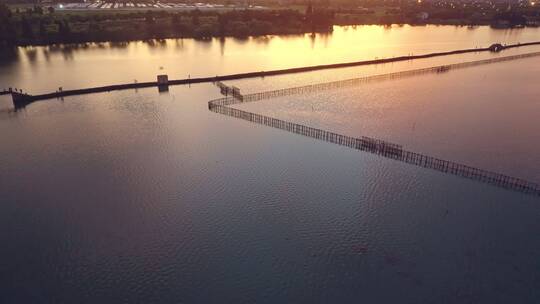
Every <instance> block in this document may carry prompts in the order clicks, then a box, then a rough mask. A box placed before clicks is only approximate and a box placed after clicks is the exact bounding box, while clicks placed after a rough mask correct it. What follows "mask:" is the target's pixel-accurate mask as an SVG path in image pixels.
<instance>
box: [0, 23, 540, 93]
mask: <svg viewBox="0 0 540 304" xmlns="http://www.w3.org/2000/svg"><path fill="white" fill-rule="evenodd" d="M539 33H540V29H536V28H525V29H518V30H493V29H490V28H489V27H476V28H473V29H470V28H467V27H455V26H417V27H412V26H397V25H395V26H391V27H385V26H375V25H372V26H356V27H352V26H351V27H335V29H334V32H333V33H332V34H315V35H312V34H305V35H290V36H265V37H251V38H247V39H236V38H225V39H218V38H216V39H210V40H193V39H167V40H152V41H136V42H129V43H90V44H81V45H57V46H47V47H29V48H19V49H18V50H17V51H15V52H14V53H13V54H11V56H8V57H6V58H8V59H6V60H4V61H2V62H1V63H0V83H2V84H4V85H5V86H16V87H23V88H25V89H26V90H28V91H30V92H36V91H38V92H43V91H50V90H54V89H56V88H58V87H59V86H62V87H63V88H65V89H68V88H79V87H88V86H95V85H106V84H111V83H126V82H133V81H134V80H135V79H137V80H138V81H149V80H154V79H155V76H156V75H157V74H158V73H162V72H164V73H167V74H169V76H170V77H171V78H186V77H198V76H212V75H223V74H229V73H239V72H248V71H258V70H271V69H280V68H289V67H298V66H304V65H315V64H328V63H336V62H347V61H357V60H366V59H375V58H388V57H393V56H401V55H407V54H420V53H427V52H433V51H446V50H452V49H460V48H474V47H477V46H487V45H489V44H491V43H493V42H503V43H515V42H525V41H533V40H539V39H538V38H539V37H540V35H538V34H539ZM36 79H38V80H39V82H37V81H35V80H36Z"/></svg>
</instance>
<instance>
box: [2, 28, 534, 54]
mask: <svg viewBox="0 0 540 304" xmlns="http://www.w3.org/2000/svg"><path fill="white" fill-rule="evenodd" d="M354 26H383V27H390V28H391V27H394V26H395V27H402V26H410V27H424V26H454V27H468V28H471V29H474V28H478V27H489V28H490V29H492V30H495V31H506V30H521V29H527V28H537V27H534V26H525V27H518V26H516V27H494V26H492V25H490V24H456V23H392V24H381V23H362V24H334V25H333V26H332V27H354ZM332 33H333V28H332V30H330V31H298V32H290V31H281V32H279V31H278V32H269V33H265V34H260V35H248V36H238V35H213V36H209V37H197V36H194V35H188V36H186V35H163V36H157V37H151V38H142V37H141V38H134V39H114V38H108V39H81V40H78V41H73V40H66V41H54V42H36V43H29V44H27V43H16V44H11V45H10V44H7V45H0V50H1V49H2V48H4V49H5V48H13V47H15V48H18V47H22V48H26V47H47V46H58V45H84V44H92V43H95V44H100V43H131V42H140V41H143V42H144V41H160V40H167V39H173V40H178V39H194V40H197V41H211V40H214V39H227V38H229V39H230V38H232V39H238V40H248V39H251V38H260V37H266V36H283V37H287V36H303V35H310V34H311V35H316V34H320V35H326V34H328V35H331V34H332Z"/></svg>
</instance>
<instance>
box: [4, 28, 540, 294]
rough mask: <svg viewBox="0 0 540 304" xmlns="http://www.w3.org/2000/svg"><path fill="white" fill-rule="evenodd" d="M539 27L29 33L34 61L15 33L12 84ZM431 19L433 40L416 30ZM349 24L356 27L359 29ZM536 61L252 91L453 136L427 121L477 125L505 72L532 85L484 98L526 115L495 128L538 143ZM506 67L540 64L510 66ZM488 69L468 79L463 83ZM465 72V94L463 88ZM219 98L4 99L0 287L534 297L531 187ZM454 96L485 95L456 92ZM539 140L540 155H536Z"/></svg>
mask: <svg viewBox="0 0 540 304" xmlns="http://www.w3.org/2000/svg"><path fill="white" fill-rule="evenodd" d="M537 33H539V32H538V31H537V30H536V29H527V30H523V31H492V30H489V29H487V28H477V29H473V30H470V29H467V28H455V27H414V28H411V27H395V28H392V29H384V28H382V27H358V28H357V29H356V30H354V29H352V28H349V29H348V30H345V28H337V29H336V32H335V34H334V35H331V36H326V37H321V36H317V37H316V39H315V40H314V41H313V40H311V39H310V38H309V37H307V36H306V37H303V36H302V37H286V38H280V37H273V38H268V39H265V40H264V41H263V42H261V41H259V40H260V39H252V40H248V41H236V40H232V39H231V40H226V41H225V43H224V44H223V43H221V44H220V42H219V41H218V40H215V41H212V42H195V41H192V40H184V41H178V43H179V44H180V45H182V44H183V46H181V47H180V46H177V42H176V41H166V43H165V46H154V47H152V46H149V45H147V44H144V43H133V44H128V45H127V46H126V47H125V48H115V47H109V46H104V47H98V46H89V47H88V48H86V49H74V50H72V51H71V52H68V53H67V54H66V53H65V51H58V52H54V51H47V52H49V53H48V55H46V54H47V52H46V50H47V49H45V48H35V49H34V50H35V54H34V55H35V57H33V58H34V59H33V60H32V59H30V57H31V56H33V55H28V50H18V51H17V52H16V53H15V57H14V58H12V59H11V60H8V61H4V63H3V65H2V67H0V83H1V84H4V83H9V84H10V86H21V87H25V88H27V90H29V91H31V92H38V91H46V90H50V89H54V88H56V87H57V86H59V83H63V84H64V87H66V88H68V87H79V86H89V85H94V84H108V83H113V82H116V81H132V79H134V78H137V79H139V80H150V79H153V77H154V76H152V75H153V74H156V73H159V72H162V71H161V70H159V67H160V66H163V68H164V70H165V71H167V72H168V73H169V74H171V75H173V74H174V75H185V74H188V73H190V74H191V75H208V74H214V73H215V74H219V73H226V72H231V71H234V72H240V71H248V70H257V69H261V70H262V69H270V68H277V67H286V66H298V65H302V64H314V63H319V62H327V63H330V62H335V61H350V60H358V59H362V58H371V57H374V53H384V54H386V55H387V56H392V55H394V52H395V53H396V54H395V55H401V53H403V52H405V53H407V52H415V53H416V52H423V51H431V50H446V49H448V48H454V47H456V46H457V47H463V46H464V47H470V46H474V43H472V42H471V41H476V42H478V43H479V44H480V43H484V42H485V43H486V44H489V43H490V42H493V41H494V40H495V41H507V42H510V41H525V40H540V39H535V38H536V36H537ZM426 35H430V36H429V37H430V39H429V42H426V43H421V42H419V41H425V40H426V39H425V37H426ZM351 39H352V40H351ZM349 40H350V41H355V43H350V45H349V46H347V44H346V43H345V41H349ZM525 51H534V49H527V50H523V52H525ZM246 52H247V53H246ZM516 52H517V51H516ZM69 54H70V55H69ZM506 54H509V53H506ZM46 56H48V58H49V59H48V60H47V59H46V58H47V57H46ZM379 56H382V55H379ZM471 56H472V55H471ZM481 56H491V55H489V54H488V55H481ZM478 58H480V57H474V56H473V57H470V56H464V57H452V58H448V60H449V61H455V62H458V61H464V60H470V59H478ZM117 59H119V60H120V61H117ZM435 62H438V61H433V62H429V61H428V62H418V63H416V64H415V63H402V64H397V65H384V66H378V67H365V68H360V69H343V70H335V71H327V72H323V73H307V74H298V75H291V76H286V77H272V78H266V79H253V80H246V81H243V82H238V84H239V85H240V84H241V87H242V89H243V90H258V89H259V88H275V87H287V86H290V85H295V84H302V83H310V82H314V81H326V80H331V79H341V78H348V77H350V76H354V75H365V74H372V73H377V72H386V71H393V70H400V69H408V68H416V67H421V66H423V65H429V64H431V63H435ZM523 64H525V67H526V68H523ZM537 65H538V59H531V60H528V61H527V62H526V61H516V62H512V63H505V64H503V65H494V66H485V67H482V68H479V69H478V70H476V69H467V70H463V71H458V72H451V73H448V74H445V75H439V76H433V75H425V76H422V77H421V78H414V79H417V80H416V81H415V80H414V79H413V78H411V79H406V80H405V79H404V80H399V81H398V82H384V83H377V84H374V86H370V87H369V88H366V90H365V91H364V90H361V89H360V88H358V89H351V90H349V91H348V92H346V91H336V92H335V93H329V92H325V93H324V94H319V95H318V96H316V97H318V98H314V99H310V98H309V96H305V97H301V98H298V97H296V98H291V99H288V100H275V101H271V102H276V104H278V105H280V106H281V107H279V108H265V106H266V105H264V104H262V103H260V104H259V105H256V104H252V105H249V106H250V107H253V108H251V109H252V110H255V109H256V110H257V111H272V113H273V114H276V115H290V116H288V117H290V118H291V119H292V118H294V119H298V120H303V119H304V120H306V119H311V121H308V122H311V123H313V124H321V125H324V126H325V127H328V128H335V129H338V130H340V131H343V132H351V133H352V134H353V135H356V133H354V132H361V133H362V134H361V135H364V131H366V132H368V133H376V134H377V135H379V136H388V137H389V138H392V137H394V139H396V140H397V139H400V138H401V139H403V140H412V141H411V142H408V143H410V144H416V145H419V148H420V147H421V148H422V149H424V148H426V149H428V148H431V149H434V150H438V151H442V152H444V150H445V149H446V148H445V147H451V146H448V145H446V146H445V144H446V143H444V142H443V144H442V145H441V143H440V142H432V141H431V140H430V138H432V137H430V136H428V135H429V134H427V135H426V131H425V130H427V129H430V130H431V129H433V132H434V134H439V135H440V134H441V133H442V135H445V136H449V135H453V133H452V132H451V131H449V130H454V127H455V126H453V125H452V124H449V123H448V121H447V120H442V122H441V124H436V120H437V119H435V118H433V119H427V118H426V117H429V116H430V115H436V116H435V117H443V118H445V119H446V118H448V119H455V118H456V117H458V118H460V119H461V118H462V117H465V118H463V121H464V122H465V123H470V121H472V120H471V119H470V118H469V115H470V114H468V113H478V114H477V115H478V116H481V115H482V114H485V112H483V111H482V109H483V108H484V107H488V106H489V104H490V102H489V101H490V98H493V96H494V94H496V95H499V94H503V93H504V92H503V91H504V89H503V88H504V86H505V85H506V86H507V87H508V88H515V90H516V91H515V94H516V96H520V97H521V99H518V98H514V99H512V100H511V101H508V103H514V104H515V105H516V107H515V108H511V107H509V106H507V107H504V105H503V101H504V100H506V97H507V96H508V95H509V93H504V94H503V95H502V96H501V97H500V98H493V99H494V101H493V102H494V103H493V106H494V107H503V109H504V111H505V112H507V114H508V116H511V117H512V119H509V120H507V121H501V119H502V117H503V115H502V114H501V113H500V111H502V110H493V109H492V110H490V111H488V112H487V114H486V116H490V117H493V118H494V121H496V122H502V123H505V124H506V125H507V126H508V127H509V128H515V132H514V133H512V132H510V131H504V130H502V129H497V128H494V129H493V133H501V137H502V138H504V142H505V143H507V142H509V139H508V138H509V137H508V136H509V135H514V136H515V138H518V139H516V140H515V143H517V145H518V146H519V147H520V149H519V150H518V151H522V149H521V144H522V142H523V141H525V138H530V140H531V141H537V137H535V135H534V134H535V132H534V131H531V130H530V129H527V128H533V129H534V128H538V124H537V123H533V122H531V123H526V122H523V123H517V121H519V120H522V121H529V120H533V121H534V120H535V119H534V117H535V116H534V113H537V111H538V102H537V98H536V97H535V96H538V94H537V93H538V92H537V88H536V86H535V85H534V82H530V81H529V79H530V78H532V77H533V75H534V74H535V71H536V68H535V67H536V66H537ZM522 68H523V69H522ZM111 71H115V73H112V72H111ZM506 71H509V74H512V75H516V74H518V73H519V71H523V73H524V75H529V76H527V77H526V79H521V80H519V79H513V80H509V79H508V78H504V77H502V76H497V74H504V73H506ZM484 75H487V76H486V77H487V78H486V80H485V81H486V82H485V84H479V88H482V90H481V91H480V92H482V93H476V95H475V94H474V91H473V90H472V89H471V88H470V83H471V82H472V81H475V80H476V81H478V79H483V78H482V77H484ZM460 79H462V80H461V82H460V81H459V80H460ZM488 83H489V84H491V85H487V84H488ZM493 83H495V84H496V85H497V86H499V87H501V88H498V87H496V86H493ZM522 83H523V86H521V84H522ZM454 85H459V86H458V88H459V90H461V91H462V94H458V93H456V92H452V90H451V88H452V87H454ZM415 88H416V90H415ZM518 88H520V89H518ZM489 89H493V94H490V91H486V90H489ZM381 92H382V93H381ZM436 92H444V95H443V97H444V98H435V97H439V96H438V95H437V94H436ZM414 94H417V96H418V100H416V101H415V100H413V99H412V97H414V96H413V95H414ZM471 94H472V95H471ZM396 95H397V96H399V97H403V99H402V98H400V99H399V100H402V101H401V102H402V104H401V105H395V102H396V101H395V100H397V99H396V98H395V97H396ZM441 95H442V94H441ZM217 97H219V96H218V92H217V90H216V88H215V87H213V86H212V85H210V84H201V85H194V86H191V87H188V86H177V87H171V90H170V92H169V93H166V94H159V93H158V92H157V91H156V90H155V89H144V90H138V91H122V92H113V93H103V94H94V95H86V96H77V97H70V98H66V99H65V100H63V101H61V100H50V101H44V102H38V103H35V104H32V105H30V106H29V107H27V108H26V109H25V110H24V111H21V112H17V113H13V112H12V111H10V104H9V101H8V100H7V99H6V98H1V99H0V145H1V148H2V153H1V154H0V155H1V156H0V193H1V194H2V195H1V197H0V202H1V204H0V242H1V244H2V249H1V250H0V261H1V262H0V283H1V284H2V285H1V286H2V288H1V292H0V303H254V302H257V303H280V302H281V303H358V302H362V301H363V302H368V303H396V302H399V303H538V302H540V259H538V257H539V256H540V238H538V237H537V236H536V235H537V232H538V231H540V206H539V200H538V198H536V197H531V196H527V195H523V194H520V193H515V192H510V191H506V190H503V189H498V188H495V187H491V186H488V185H484V184H481V183H477V182H472V181H468V180H465V179H461V178H458V177H453V176H448V175H444V174H441V173H437V172H432V171H429V170H424V169H421V168H417V167H414V166H409V165H406V164H402V163H399V162H394V161H391V160H387V159H383V158H379V157H377V156H375V155H370V154H366V153H361V152H358V151H354V150H350V149H347V148H345V147H339V146H335V145H332V144H329V143H325V142H320V141H316V140H313V139H310V138H304V137H301V136H296V135H294V134H289V133H286V132H283V131H280V130H275V129H271V128H266V127H264V126H259V125H254V124H250V123H248V122H244V121H240V120H236V119H234V118H230V117H226V116H222V115H219V114H215V113H212V112H209V111H208V108H207V104H206V102H207V101H208V100H209V99H211V98H217ZM457 97H471V98H473V97H474V98H473V100H478V101H477V102H475V103H471V104H467V103H466V102H464V101H463V100H460V101H459V102H458V103H456V104H454V105H449V103H450V101H451V100H454V99H455V98H457ZM351 98H352V99H354V100H357V103H353V102H351ZM306 99H307V100H308V101H309V102H311V103H312V104H313V105H314V108H316V109H317V111H318V112H316V113H314V115H307V114H305V113H303V111H302V110H298V109H302V107H304V108H307V109H310V110H311V109H312V108H311V105H307V106H306V103H305V101H306ZM432 99H433V104H431V103H429V102H428V101H429V100H432ZM265 102H266V101H265ZM327 102H330V103H328V104H327ZM407 104H410V105H411V107H412V108H413V109H416V110H417V109H418V108H421V109H424V110H422V111H420V113H422V114H421V115H420V114H419V116H418V117H416V118H414V119H412V118H411V117H410V116H408V117H407V118H403V119H402V120H399V119H398V120H396V124H395V125H392V124H390V123H388V121H389V120H385V119H384V118H385V115H384V114H383V112H385V111H387V110H388V111H389V114H388V115H392V116H391V117H397V115H398V114H399V113H412V112H408V111H407V110H406V109H405V108H406V106H405V105H407ZM258 106H260V108H259V107H258ZM340 106H342V107H343V111H341V110H339V109H340ZM351 106H352V110H348V109H351ZM432 106H433V107H432ZM284 109H288V110H284ZM450 110H451V111H450ZM366 111H367V112H366ZM448 111H449V112H448ZM442 112H444V113H448V114H447V115H446V114H444V115H443V114H441V113H442ZM366 113H371V114H374V116H373V118H372V119H371V120H370V119H368V118H369V117H372V116H371V115H368V114H366ZM459 113H462V114H463V113H465V114H467V115H464V116H463V115H459ZM428 114H429V115H428ZM377 117H378V118H381V119H377ZM357 118H358V119H357ZM366 119H368V120H367V121H366ZM414 120H417V121H419V122H417V125H416V128H417V130H419V131H418V132H420V131H421V133H420V134H421V135H418V136H417V137H415V138H413V139H410V138H411V137H410V136H409V137H408V135H410V133H407V132H399V130H400V128H401V125H400V124H403V125H404V126H407V130H410V129H409V127H410V124H411V123H412V122H413V121H414ZM392 121H393V120H392ZM480 121H481V128H480V130H479V131H476V130H475V131H473V132H471V134H472V135H471V136H472V137H473V138H476V137H477V136H479V134H480V135H481V134H482V132H483V131H482V130H485V129H486V128H488V126H489V121H490V120H489V119H488V118H487V117H486V118H482V119H481V120H480ZM501 128H502V127H501ZM464 129H467V128H466V125H465V126H459V127H458V128H455V130H456V131H455V133H457V135H454V136H455V137H456V138H458V139H459V140H464V139H463V138H464V137H463V136H464V134H466V132H465V131H464ZM536 131H538V129H536ZM377 132H379V133H377ZM408 132H409V131H408ZM422 132H423V133H422ZM522 132H525V133H522ZM427 133H429V132H427ZM536 133H538V132H536ZM365 135H369V134H365ZM492 136H494V135H492ZM446 142H448V141H446ZM489 142H491V141H489ZM422 145H423V146H422ZM505 146H506V144H505ZM535 149H538V148H537V147H536V146H534V145H533V147H532V150H530V151H537V150H535ZM471 150H474V149H471ZM452 151H453V150H452ZM505 151H512V149H506V150H505ZM523 151H525V150H523ZM527 151H529V150H527ZM530 151H529V152H530ZM420 152H422V151H420ZM432 152H435V151H432ZM450 154H453V153H450ZM520 155H522V154H520ZM527 155H529V156H530V159H531V162H530V164H533V165H534V164H538V154H536V155H533V154H527ZM519 160H520V161H521V162H517V163H518V164H522V163H523V159H522V156H520V157H519ZM497 163H498V162H497ZM533 165H531V166H533ZM518 167H519V166H518ZM529 172H531V171H529Z"/></svg>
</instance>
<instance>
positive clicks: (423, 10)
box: [0, 0, 540, 46]
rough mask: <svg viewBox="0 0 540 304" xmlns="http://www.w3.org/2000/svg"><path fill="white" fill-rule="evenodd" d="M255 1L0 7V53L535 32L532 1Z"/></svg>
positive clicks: (537, 19) (539, 19)
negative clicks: (350, 34) (440, 28)
mask: <svg viewBox="0 0 540 304" xmlns="http://www.w3.org/2000/svg"><path fill="white" fill-rule="evenodd" d="M259 1H262V2H261V3H259V4H261V5H266V7H270V8H271V9H257V10H252V9H233V10H197V9H196V10H180V11H179V10H159V9H153V10H147V11H146V10H108V11H103V10H102V11H100V10H58V11H55V9H54V8H53V7H47V6H45V7H40V6H31V5H28V4H25V5H24V6H21V5H18V6H10V7H8V6H7V5H5V4H0V46H2V45H3V46H14V45H21V46H24V45H46V44H55V43H82V42H103V41H114V42H116V41H130V40H149V39H164V38H186V37H190V38H197V39H206V38H210V37H225V36H233V37H248V36H259V35H272V34H276V35H278V34H303V33H309V32H330V31H332V26H333V25H362V24H380V25H389V24H454V25H468V26H473V25H491V26H492V27H495V28H510V27H523V26H539V25H540V7H539V6H540V5H537V6H535V5H534V2H533V3H532V4H519V5H517V6H514V7H510V6H508V5H507V4H504V3H501V4H491V3H490V2H473V3H469V4H459V5H458V4H456V3H455V2H444V1H438V2H434V1H431V2H426V1H422V0H415V1H412V0H406V1H403V0H385V1H382V2H381V1H378V0H360V1H359V2H355V1H350V0H336V2H332V3H329V2H327V1H326V0H317V1H314V2H313V4H312V2H311V1H309V0H305V1H304V0H298V1H296V2H293V3H291V5H288V6H286V7H284V8H282V7H278V5H277V4H276V3H274V2H272V0H259ZM306 1H309V2H306ZM325 1H326V2H325Z"/></svg>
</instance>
